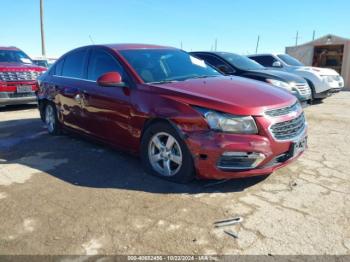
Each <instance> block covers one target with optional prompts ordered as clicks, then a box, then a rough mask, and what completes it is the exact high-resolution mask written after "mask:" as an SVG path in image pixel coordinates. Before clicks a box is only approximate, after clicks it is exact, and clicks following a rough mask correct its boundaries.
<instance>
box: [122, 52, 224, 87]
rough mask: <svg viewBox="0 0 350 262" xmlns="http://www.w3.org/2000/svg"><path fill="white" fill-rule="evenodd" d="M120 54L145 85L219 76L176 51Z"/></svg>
mask: <svg viewBox="0 0 350 262" xmlns="http://www.w3.org/2000/svg"><path fill="white" fill-rule="evenodd" d="M120 53H121V54H122V55H123V56H124V57H125V59H126V60H127V61H128V62H129V64H130V65H131V66H132V67H133V68H134V70H135V71H136V72H137V73H138V75H139V76H140V77H141V78H142V80H143V81H144V82H145V83H162V82H169V81H183V80H187V79H191V78H201V77H212V76H220V75H221V74H220V73H219V72H217V71H216V70H215V69H213V68H212V67H210V66H209V65H207V64H206V63H205V62H204V61H203V60H200V59H198V58H195V57H193V56H190V55H189V54H188V53H186V52H184V51H181V50H176V49H174V50H173V49H142V50H123V51H120Z"/></svg>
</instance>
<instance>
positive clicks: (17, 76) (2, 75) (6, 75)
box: [0, 71, 41, 82]
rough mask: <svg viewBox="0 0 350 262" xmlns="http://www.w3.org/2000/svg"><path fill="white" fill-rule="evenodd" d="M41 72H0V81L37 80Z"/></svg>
mask: <svg viewBox="0 0 350 262" xmlns="http://www.w3.org/2000/svg"><path fill="white" fill-rule="evenodd" d="M40 74H41V72H35V71H22V72H0V81H5V82H10V81H30V80H36V79H37V77H38V76H39V75H40Z"/></svg>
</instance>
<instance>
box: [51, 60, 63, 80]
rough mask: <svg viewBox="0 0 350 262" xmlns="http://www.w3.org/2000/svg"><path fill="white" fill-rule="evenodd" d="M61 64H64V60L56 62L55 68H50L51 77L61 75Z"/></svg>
mask: <svg viewBox="0 0 350 262" xmlns="http://www.w3.org/2000/svg"><path fill="white" fill-rule="evenodd" d="M63 62H64V59H60V60H59V61H57V63H56V65H55V67H54V68H52V71H53V75H56V76H60V75H62V67H63Z"/></svg>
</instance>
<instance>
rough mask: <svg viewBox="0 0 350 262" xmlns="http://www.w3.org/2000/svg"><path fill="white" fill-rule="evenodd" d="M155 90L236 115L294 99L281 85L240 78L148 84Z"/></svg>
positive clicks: (257, 113) (193, 103)
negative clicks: (275, 85)
mask: <svg viewBox="0 0 350 262" xmlns="http://www.w3.org/2000/svg"><path fill="white" fill-rule="evenodd" d="M151 88H153V89H156V90H154V91H156V92H158V93H161V94H162V95H165V96H167V97H169V98H171V99H175V100H177V101H181V102H183V103H187V104H190V105H196V106H201V107H205V108H209V109H214V110H218V111H221V112H225V113H231V114H235V115H262V114H263V112H264V111H265V110H267V109H273V108H280V107H283V106H288V105H291V104H293V103H295V102H296V98H295V97H294V96H293V95H291V94H289V93H288V92H287V91H285V90H282V89H281V88H277V87H273V86H271V85H268V84H265V83H263V82H260V81H254V80H250V79H246V78H242V77H224V76H222V77H221V76H220V77H211V78H204V79H189V80H186V81H180V82H172V83H166V84H151Z"/></svg>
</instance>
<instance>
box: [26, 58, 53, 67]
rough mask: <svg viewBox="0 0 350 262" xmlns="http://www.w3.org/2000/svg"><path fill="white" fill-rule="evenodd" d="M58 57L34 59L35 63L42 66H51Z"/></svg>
mask: <svg viewBox="0 0 350 262" xmlns="http://www.w3.org/2000/svg"><path fill="white" fill-rule="evenodd" d="M56 60H57V59H52V58H33V59H32V61H33V63H34V64H36V65H38V66H42V67H46V68H49V67H50V66H51V65H53V63H55V61H56Z"/></svg>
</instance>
